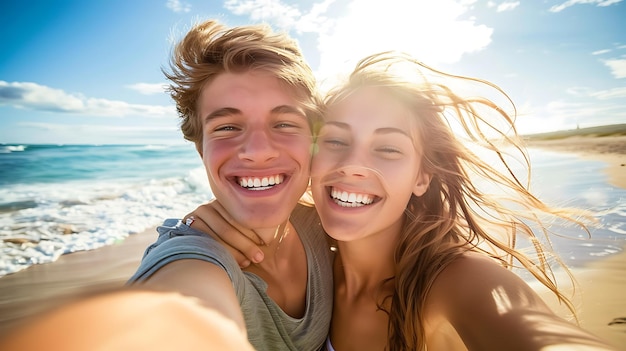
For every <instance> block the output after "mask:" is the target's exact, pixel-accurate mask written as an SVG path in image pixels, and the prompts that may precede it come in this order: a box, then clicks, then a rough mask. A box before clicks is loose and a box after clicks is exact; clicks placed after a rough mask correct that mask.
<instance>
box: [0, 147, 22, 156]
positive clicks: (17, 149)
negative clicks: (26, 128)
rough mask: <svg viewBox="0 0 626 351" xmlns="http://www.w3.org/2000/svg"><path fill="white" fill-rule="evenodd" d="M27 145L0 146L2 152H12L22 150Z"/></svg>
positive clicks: (0, 152)
mask: <svg viewBox="0 0 626 351" xmlns="http://www.w3.org/2000/svg"><path fill="white" fill-rule="evenodd" d="M26 147H27V146H26V145H2V146H0V154H10V153H12V152H22V151H25V150H26Z"/></svg>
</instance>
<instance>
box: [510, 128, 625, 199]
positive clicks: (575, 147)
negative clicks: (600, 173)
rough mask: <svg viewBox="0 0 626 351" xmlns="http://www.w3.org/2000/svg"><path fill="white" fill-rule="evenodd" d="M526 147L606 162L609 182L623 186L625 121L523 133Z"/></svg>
mask: <svg viewBox="0 0 626 351" xmlns="http://www.w3.org/2000/svg"><path fill="white" fill-rule="evenodd" d="M522 138H523V139H524V141H525V143H526V146H527V147H530V148H541V149H545V150H552V151H557V152H565V153H571V154H576V155H578V156H580V157H582V158H585V159H589V160H598V161H603V162H606V164H607V167H606V169H605V172H606V174H607V176H608V181H609V183H610V184H612V185H614V186H616V187H620V188H623V189H626V124H616V125H611V126H601V127H591V128H580V129H573V130H564V131H558V132H549V133H540V134H532V135H525V136H522Z"/></svg>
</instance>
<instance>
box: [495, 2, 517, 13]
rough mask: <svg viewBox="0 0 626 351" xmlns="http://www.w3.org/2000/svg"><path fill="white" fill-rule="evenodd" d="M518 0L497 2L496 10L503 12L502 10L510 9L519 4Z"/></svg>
mask: <svg viewBox="0 0 626 351" xmlns="http://www.w3.org/2000/svg"><path fill="white" fill-rule="evenodd" d="M519 4H520V2H519V1H505V2H503V3H500V4H498V6H497V8H496V11H497V12H504V11H512V10H514V9H515V8H517V7H518V6H519Z"/></svg>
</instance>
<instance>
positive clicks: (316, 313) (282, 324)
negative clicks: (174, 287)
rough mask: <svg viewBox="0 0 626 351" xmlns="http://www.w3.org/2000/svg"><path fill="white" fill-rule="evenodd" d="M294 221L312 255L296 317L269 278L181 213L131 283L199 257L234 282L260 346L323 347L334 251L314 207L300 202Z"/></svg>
mask: <svg viewBox="0 0 626 351" xmlns="http://www.w3.org/2000/svg"><path fill="white" fill-rule="evenodd" d="M291 223H292V224H293V226H294V228H295V229H296V232H297V233H298V234H299V236H300V240H302V244H303V245H304V249H305V252H306V255H307V269H308V279H307V293H306V299H307V300H306V311H305V314H304V316H303V317H302V318H292V317H290V316H289V315H287V314H286V313H285V312H283V311H282V310H281V308H280V307H279V306H278V305H277V304H276V303H275V302H274V301H273V300H272V299H270V298H269V296H267V293H266V290H267V284H266V283H265V281H263V280H262V279H261V278H259V277H258V276H257V275H255V274H253V273H249V272H244V271H242V270H241V269H240V268H239V265H238V264H237V262H236V261H235V260H234V259H233V257H232V256H231V255H230V253H228V251H227V250H226V249H225V248H224V247H223V246H222V245H221V244H219V243H218V242H217V241H215V240H213V239H212V238H211V237H209V236H208V235H206V234H203V233H201V232H199V231H196V230H194V229H192V228H190V227H188V226H186V225H184V224H182V223H181V221H180V220H177V219H168V220H166V221H165V222H164V223H163V225H162V226H160V227H158V228H157V231H158V232H159V238H158V240H157V242H156V243H154V244H152V245H151V246H149V247H148V248H147V249H146V252H145V254H144V257H143V259H142V262H141V265H140V266H139V268H138V269H137V272H136V273H135V274H134V275H133V276H132V277H131V278H130V280H129V284H132V283H134V282H141V281H143V280H146V279H147V278H149V277H150V276H151V275H152V274H154V272H156V271H157V270H158V269H159V268H161V267H163V266H165V265H166V264H168V263H171V262H174V261H176V260H181V259H199V260H203V261H207V262H211V263H214V264H216V265H218V266H220V267H222V268H223V269H224V270H225V271H226V273H227V274H228V276H229V277H230V280H231V281H232V282H233V286H234V288H235V292H236V294H237V297H238V299H239V304H240V305H241V309H242V311H243V315H244V319H245V322H246V328H247V332H248V339H249V340H250V343H251V344H252V345H253V346H254V347H255V348H256V349H257V350H272V351H273V350H304V351H306V350H319V349H321V348H322V347H323V345H324V342H325V339H326V336H327V335H328V329H329V326H330V318H331V314H332V306H333V300H332V299H333V285H332V284H333V274H332V253H331V251H330V250H329V247H328V244H327V242H326V237H325V236H326V234H325V233H324V231H323V229H322V226H321V224H320V221H319V217H318V216H317V212H316V211H315V209H314V208H313V207H307V206H303V205H298V206H297V207H296V209H295V210H294V212H293V213H292V215H291Z"/></svg>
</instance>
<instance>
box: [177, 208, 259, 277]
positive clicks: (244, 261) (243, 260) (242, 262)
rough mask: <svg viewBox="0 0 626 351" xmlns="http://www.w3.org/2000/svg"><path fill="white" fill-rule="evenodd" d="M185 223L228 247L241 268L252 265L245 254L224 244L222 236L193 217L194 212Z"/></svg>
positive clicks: (185, 219) (186, 217)
mask: <svg viewBox="0 0 626 351" xmlns="http://www.w3.org/2000/svg"><path fill="white" fill-rule="evenodd" d="M183 222H184V223H185V224H186V225H187V226H189V227H191V228H193V229H195V230H197V231H201V232H203V233H205V234H207V235H209V236H210V237H212V238H213V239H214V240H217V241H218V242H219V243H220V244H222V245H223V246H224V247H226V249H227V250H228V252H229V253H230V254H231V255H232V256H233V258H234V259H235V261H237V264H238V265H239V267H241V268H246V267H248V266H249V265H250V263H251V262H250V260H249V259H248V258H247V257H246V256H245V255H244V254H243V253H241V252H240V251H239V250H237V249H235V248H234V247H231V246H230V245H229V244H228V243H226V242H224V240H222V239H221V238H220V236H219V235H217V234H216V233H215V232H214V231H213V230H212V229H211V227H209V226H208V225H207V224H206V223H205V222H204V221H203V220H202V219H196V218H195V216H194V215H193V212H192V213H190V214H188V215H186V216H185V217H183Z"/></svg>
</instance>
